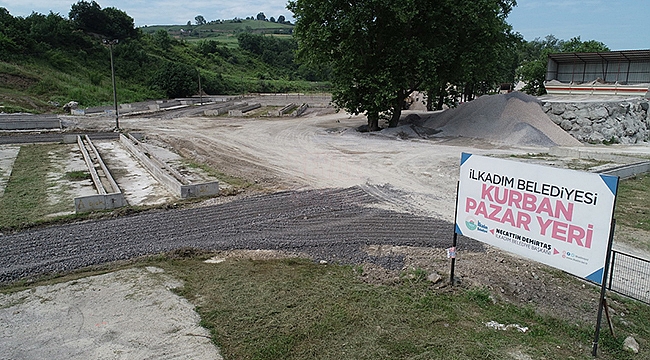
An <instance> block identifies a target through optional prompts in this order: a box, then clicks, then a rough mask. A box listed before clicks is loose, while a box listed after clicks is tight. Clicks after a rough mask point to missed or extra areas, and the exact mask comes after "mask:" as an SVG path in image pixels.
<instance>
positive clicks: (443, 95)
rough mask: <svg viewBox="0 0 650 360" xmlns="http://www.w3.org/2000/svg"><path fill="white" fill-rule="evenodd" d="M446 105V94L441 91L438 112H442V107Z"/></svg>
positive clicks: (437, 106)
mask: <svg viewBox="0 0 650 360" xmlns="http://www.w3.org/2000/svg"><path fill="white" fill-rule="evenodd" d="M444 103H445V92H444V91H442V90H440V94H438V104H437V105H436V110H442V105H444Z"/></svg>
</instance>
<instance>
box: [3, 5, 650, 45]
mask: <svg viewBox="0 0 650 360" xmlns="http://www.w3.org/2000/svg"><path fill="white" fill-rule="evenodd" d="M75 2H76V1H71V0H0V7H5V8H7V9H8V10H9V12H10V13H11V14H12V15H13V16H28V15H29V14H31V13H32V12H37V13H41V14H48V13H49V12H50V11H52V12H54V13H59V14H61V15H63V16H65V17H67V15H68V13H69V12H70V6H71V5H72V4H73V3H75ZM517 2H518V4H519V5H518V6H517V7H516V8H515V9H514V10H513V11H512V13H511V14H510V16H509V17H508V22H509V23H510V24H511V25H512V26H513V28H514V30H515V31H516V32H519V33H521V34H522V35H523V36H524V38H525V39H526V40H528V41H530V40H534V39H535V38H544V37H545V36H546V35H549V34H553V35H555V37H557V38H559V39H564V40H568V39H570V38H572V37H575V36H580V38H581V39H582V40H597V41H601V42H603V43H605V45H607V46H609V48H610V49H612V50H638V49H650V17H649V15H648V14H649V12H650V0H617V1H612V0H561V1H556V0H518V1H517ZM97 3H99V5H100V6H101V7H102V8H106V7H116V8H118V9H120V10H123V11H125V12H126V13H127V14H129V16H131V17H132V18H133V19H134V20H135V24H136V26H143V25H167V24H186V23H187V22H188V21H192V23H194V17H195V16H196V15H203V17H204V18H205V19H206V20H208V21H210V20H215V19H232V18H234V17H239V18H246V17H248V16H255V15H257V13H259V12H264V14H265V15H266V16H267V18H269V17H271V16H273V17H275V18H277V17H278V16H279V15H284V16H285V17H286V18H287V19H291V15H292V14H291V13H290V12H289V11H288V10H287V9H286V4H287V1H286V0H264V1H263V0H239V1H237V0H234V1H233V0H228V1H226V0H194V1H191V2H185V1H178V0H174V1H171V0H149V1H146V0H128V1H127V0H99V1H97Z"/></svg>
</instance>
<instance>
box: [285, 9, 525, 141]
mask: <svg viewBox="0 0 650 360" xmlns="http://www.w3.org/2000/svg"><path fill="white" fill-rule="evenodd" d="M514 5H516V2H515V1H514V0H439V1H418V0H399V1H398V0H357V1H354V2H350V1H344V0H333V1H332V0H292V1H289V5H288V9H289V10H290V11H292V12H293V13H294V17H295V19H296V27H295V29H294V36H295V37H296V39H297V40H298V45H299V48H298V56H299V59H300V60H301V61H303V62H306V63H310V64H313V65H319V66H327V67H330V68H331V69H332V70H331V72H332V83H333V86H334V92H333V101H334V103H335V104H336V105H337V106H338V107H339V108H342V109H345V110H346V111H349V112H351V113H354V114H360V113H365V114H366V116H367V117H368V129H369V130H371V131H372V130H377V129H378V128H379V124H378V121H379V119H380V118H382V117H385V118H387V119H390V121H389V126H396V125H397V121H398V120H399V116H400V114H401V110H402V108H403V106H404V100H405V99H406V97H407V96H408V95H409V94H410V93H411V92H413V91H415V90H429V91H430V92H432V90H433V91H439V89H440V88H441V87H445V86H446V84H448V83H456V84H462V83H478V82H480V81H487V80H494V79H495V77H496V76H495V75H497V74H498V73H499V71H500V69H499V63H500V62H499V61H497V60H498V59H501V58H504V57H505V58H508V57H511V55H508V54H506V53H505V52H506V50H508V51H511V52H512V53H514V49H509V43H511V42H512V39H511V37H510V31H511V28H510V26H509V25H508V24H507V23H506V22H505V19H506V17H507V15H508V13H509V12H510V10H511V9H512V6H514ZM508 68H509V69H510V70H511V73H512V77H514V65H513V66H509V67H508ZM430 95H432V94H430Z"/></svg>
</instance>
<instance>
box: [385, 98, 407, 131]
mask: <svg viewBox="0 0 650 360" xmlns="http://www.w3.org/2000/svg"><path fill="white" fill-rule="evenodd" d="M404 100H406V91H403V90H400V91H399V92H398V93H397V101H396V103H395V105H393V116H392V117H391V118H390V121H388V127H390V128H394V127H397V125H398V124H399V118H400V116H402V109H403V108H404Z"/></svg>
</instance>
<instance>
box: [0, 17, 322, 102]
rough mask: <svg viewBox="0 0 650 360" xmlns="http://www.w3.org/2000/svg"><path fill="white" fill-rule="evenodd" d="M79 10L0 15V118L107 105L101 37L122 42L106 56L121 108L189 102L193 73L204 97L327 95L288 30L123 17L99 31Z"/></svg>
mask: <svg viewBox="0 0 650 360" xmlns="http://www.w3.org/2000/svg"><path fill="white" fill-rule="evenodd" d="M95 10H97V9H95ZM83 11H84V9H81V14H79V15H78V16H77V17H75V18H74V19H72V20H69V19H66V18H63V17H62V16H60V15H59V14H52V13H50V14H49V15H42V14H37V13H33V14H32V15H30V16H28V17H26V18H22V17H13V16H12V15H11V14H9V12H8V11H7V10H6V9H4V8H0V112H7V113H12V112H33V113H43V112H60V111H62V109H61V107H62V105H63V104H65V103H67V102H69V101H77V102H78V103H79V105H80V106H81V107H90V106H97V105H107V104H111V103H112V101H113V97H112V83H111V67H110V50H111V49H110V48H109V46H107V45H105V44H103V43H102V39H107V38H108V39H118V40H119V42H118V43H117V44H115V45H113V46H112V51H113V55H114V64H115V74H116V82H117V92H118V101H119V102H120V103H126V102H136V101H143V100H147V99H160V98H168V97H169V98H172V97H184V96H192V95H194V94H197V93H198V77H199V76H198V75H199V74H200V77H201V85H202V89H203V91H204V92H206V93H208V94H241V93H249V92H291V91H302V92H308V91H311V90H315V91H323V90H326V89H327V88H328V85H327V83H318V82H314V81H316V80H323V79H325V77H323V76H322V75H319V74H318V73H317V72H314V71H312V70H310V69H308V68H305V67H303V66H300V65H298V64H297V63H296V62H295V61H294V52H295V49H296V47H297V46H296V43H295V41H294V40H293V39H292V38H291V36H290V33H291V29H292V25H288V24H279V23H273V22H269V21H257V20H238V21H241V22H238V21H233V22H229V21H224V22H219V23H216V22H213V23H209V24H205V25H201V26H189V27H188V26H181V25H169V26H163V25H161V26H148V27H143V28H135V27H134V26H133V23H134V22H133V19H132V18H130V17H129V16H128V15H127V14H126V13H124V12H121V11H120V12H118V13H117V14H115V13H114V12H108V13H106V14H105V15H106V16H107V18H106V20H105V21H104V22H101V21H94V20H93V21H85V19H84V13H83ZM97 11H99V12H100V14H101V13H102V11H103V10H101V9H99V10H97ZM111 16H112V17H116V18H111ZM84 21H85V22H84ZM102 23H103V24H104V25H101V24H102ZM98 24H99V25H98ZM115 24H118V25H115ZM180 29H183V34H182V35H181V33H180ZM161 30H162V31H161ZM266 33H273V34H277V35H279V36H271V35H264V34H266ZM283 33H284V34H283Z"/></svg>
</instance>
